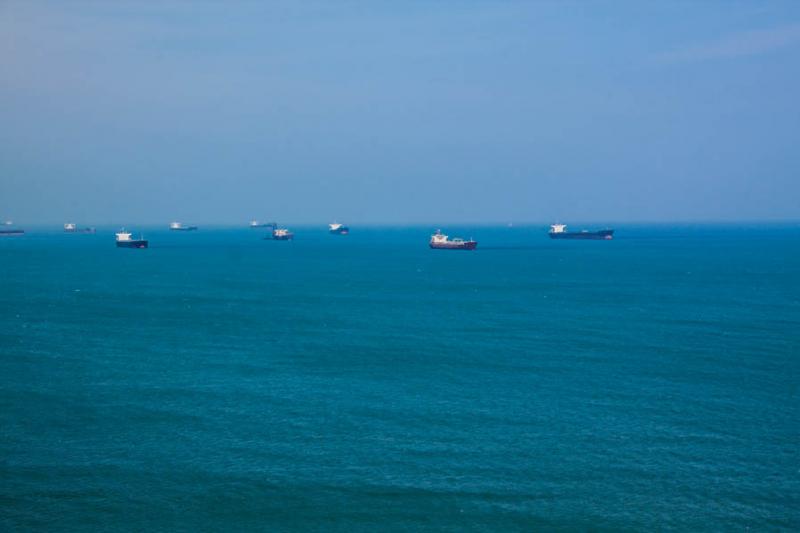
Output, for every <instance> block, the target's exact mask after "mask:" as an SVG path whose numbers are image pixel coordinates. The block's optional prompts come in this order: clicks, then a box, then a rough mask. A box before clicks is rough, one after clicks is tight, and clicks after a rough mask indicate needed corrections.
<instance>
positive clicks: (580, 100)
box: [0, 1, 800, 225]
mask: <svg viewBox="0 0 800 533" xmlns="http://www.w3.org/2000/svg"><path fill="white" fill-rule="evenodd" d="M798 65H800V4H799V3H797V2H778V1H776V2H770V3H755V2H752V3H747V2H736V3H731V2H708V3H702V4H700V3H691V2H674V3H669V4H667V3H664V4H642V3H637V2H604V3H591V4H579V3H575V4H566V3H535V4H534V3H516V2H470V3H461V2H447V1H445V2H440V3H435V4H431V3H424V2H408V3H405V2H404V3H402V4H392V3H383V4H378V3H374V4H373V3H357V2H340V3H324V2H318V3H314V2H312V3H303V4H302V5H296V4H294V3H291V2H286V3H282V2H276V3H270V4H268V5H262V4H260V3H250V2H240V3H226V4H223V3H213V2H198V3H188V2H187V3H184V2H166V3H163V4H156V3H152V4H148V3H144V2H127V1H122V2H114V3H101V2H75V3H72V2H70V3H58V2H5V3H3V4H0V219H4V218H12V219H14V220H16V221H18V222H20V223H23V224H34V223H57V224H60V223H63V222H66V221H74V222H76V223H79V224H89V225H95V224H97V225H99V224H111V223H125V222H138V223H151V224H162V223H165V222H168V221H171V220H182V221H185V222H192V223H226V224H240V223H244V222H246V221H247V220H249V219H250V218H262V219H275V220H278V221H280V222H285V223H287V224H309V223H321V222H328V221H332V220H334V219H338V220H340V221H344V222H347V223H350V224H359V223H361V224H368V223H370V224H378V223H385V224H392V223H400V224H417V223H435V222H441V223H445V222H450V223H475V224H480V223H491V222H508V221H513V222H515V223H525V222H541V221H554V220H560V221H565V222H569V221H572V220H574V221H597V222H599V223H602V222H621V221H654V222H668V221H735V220H796V219H800V202H798V198H800V179H799V176H800V150H798V149H797V142H798V139H800V108H799V107H798V105H797V95H798V94H800V69H798V67H797V66H798Z"/></svg>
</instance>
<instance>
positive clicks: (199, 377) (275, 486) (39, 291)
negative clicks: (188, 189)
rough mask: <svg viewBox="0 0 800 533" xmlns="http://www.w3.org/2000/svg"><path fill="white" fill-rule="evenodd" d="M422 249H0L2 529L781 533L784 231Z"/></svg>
mask: <svg viewBox="0 0 800 533" xmlns="http://www.w3.org/2000/svg"><path fill="white" fill-rule="evenodd" d="M431 229H433V228H427V227H426V228H403V229H397V228H395V229H392V228H359V227H355V228H353V233H352V234H351V235H349V236H346V237H337V236H331V235H328V234H327V233H326V232H325V229H324V228H296V240H295V241H294V242H272V241H262V240H260V238H259V237H260V235H261V232H260V231H257V230H249V229H246V228H242V229H223V228H219V229H213V228H204V227H201V229H200V231H198V232H194V233H177V232H172V233H170V232H169V231H166V230H163V229H147V228H145V231H144V233H145V237H146V238H149V239H150V245H151V248H150V249H148V250H126V249H117V248H115V247H114V236H113V229H112V228H104V229H103V228H101V229H99V230H98V234H97V235H67V234H62V233H60V232H55V231H49V232H48V231H45V230H39V231H36V230H35V229H29V233H28V234H27V235H25V236H24V237H13V238H3V239H0V265H2V274H1V275H2V285H1V286H0V316H1V317H2V320H1V321H0V529H2V530H14V529H31V528H33V529H59V530H64V529H86V530H96V529H112V530H135V531H145V530H154V529H155V530H158V529H183V530H237V529H245V528H247V529H261V530H272V531H281V530H295V529H308V530H325V531H336V530H338V531H354V530H356V531H357V530H361V531H386V530H415V529H436V530H451V531H465V530H466V531H469V530H476V531H477V530H500V531H532V530H541V529H564V530H573V529H574V530H582V529H600V530H653V529H679V530H694V531H697V530H743V529H745V528H748V527H749V528H751V529H754V530H779V529H786V530H798V529H800V224H795V225H774V226H769V225H763V226H757V225H754V226H741V227H740V226H733V225H726V226H689V225H686V226H674V227H673V226H652V227H646V226H629V227H626V226H618V227H617V234H618V238H617V239H616V240H614V241H612V242H553V241H550V240H549V239H548V238H547V236H546V233H545V232H546V228H544V227H514V228H501V227H476V228H447V230H448V231H447V233H450V235H454V236H462V237H470V236H473V237H475V238H476V239H477V240H478V241H479V243H480V244H479V247H478V250H477V251H475V252H459V251H434V250H429V249H428V248H427V240H428V237H429V235H430V232H431ZM576 229H577V228H576ZM137 233H138V232H137Z"/></svg>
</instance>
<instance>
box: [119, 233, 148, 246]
mask: <svg viewBox="0 0 800 533" xmlns="http://www.w3.org/2000/svg"><path fill="white" fill-rule="evenodd" d="M117 248H147V241H146V240H144V239H142V237H141V236H139V238H138V239H131V234H130V233H128V232H127V231H125V230H124V229H123V230H122V231H120V232H119V233H117Z"/></svg>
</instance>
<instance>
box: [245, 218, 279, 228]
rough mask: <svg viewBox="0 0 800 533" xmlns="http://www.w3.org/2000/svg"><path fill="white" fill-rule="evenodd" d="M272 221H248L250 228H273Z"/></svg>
mask: <svg viewBox="0 0 800 533" xmlns="http://www.w3.org/2000/svg"><path fill="white" fill-rule="evenodd" d="M274 227H275V223H274V222H259V221H258V220H251V221H250V229H256V228H274Z"/></svg>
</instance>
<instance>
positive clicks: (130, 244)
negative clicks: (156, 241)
mask: <svg viewBox="0 0 800 533" xmlns="http://www.w3.org/2000/svg"><path fill="white" fill-rule="evenodd" d="M117 248H147V241H144V240H138V241H122V242H120V241H117Z"/></svg>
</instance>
